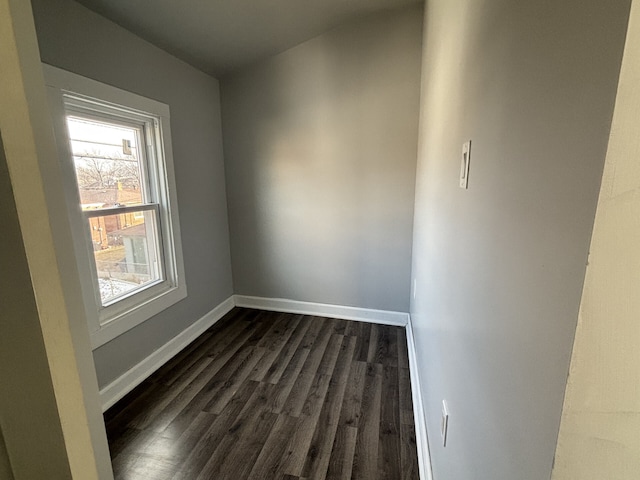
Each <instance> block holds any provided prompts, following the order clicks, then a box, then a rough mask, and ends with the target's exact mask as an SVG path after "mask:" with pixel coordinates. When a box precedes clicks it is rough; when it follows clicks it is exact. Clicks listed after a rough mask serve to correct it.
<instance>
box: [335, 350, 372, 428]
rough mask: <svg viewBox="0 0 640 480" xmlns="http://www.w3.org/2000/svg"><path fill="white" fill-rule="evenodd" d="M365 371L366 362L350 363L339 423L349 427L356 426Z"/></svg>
mask: <svg viewBox="0 0 640 480" xmlns="http://www.w3.org/2000/svg"><path fill="white" fill-rule="evenodd" d="M357 348H358V343H357V341H356V349H357ZM356 353H357V352H356ZM366 372H367V364H366V363H365V362H352V363H351V370H350V372H349V378H348V380H347V390H346V392H345V396H344V400H343V405H342V409H341V412H340V424H341V425H345V426H349V427H357V426H358V421H359V419H360V411H361V408H360V406H361V403H362V393H363V391H364V381H365V376H366Z"/></svg>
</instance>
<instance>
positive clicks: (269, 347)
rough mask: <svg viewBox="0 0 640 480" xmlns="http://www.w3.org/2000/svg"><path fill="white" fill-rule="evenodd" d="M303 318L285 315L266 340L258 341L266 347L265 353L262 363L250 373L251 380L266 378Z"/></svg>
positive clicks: (270, 331) (258, 380) (257, 380)
mask: <svg viewBox="0 0 640 480" xmlns="http://www.w3.org/2000/svg"><path fill="white" fill-rule="evenodd" d="M301 319H302V317H300V316H291V315H285V316H284V317H283V322H282V323H280V324H278V325H277V326H276V327H275V328H272V329H271V330H269V332H267V335H265V337H264V341H263V342H262V341H261V342H259V343H258V346H262V347H263V348H265V350H266V351H265V354H264V355H263V357H262V359H261V360H260V363H258V364H257V365H256V366H255V367H254V368H253V370H252V372H251V374H250V375H249V380H253V381H256V382H260V381H262V380H263V379H264V377H265V375H266V374H267V372H268V371H269V369H270V368H271V366H272V365H273V362H275V360H276V359H277V358H278V356H279V355H280V352H281V351H282V349H283V348H284V347H285V345H286V344H287V341H288V340H289V338H291V335H293V332H294V331H295V329H296V327H297V326H298V323H300V320H301Z"/></svg>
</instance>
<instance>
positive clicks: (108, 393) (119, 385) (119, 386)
mask: <svg viewBox="0 0 640 480" xmlns="http://www.w3.org/2000/svg"><path fill="white" fill-rule="evenodd" d="M234 306H235V302H234V298H233V296H231V297H229V298H227V299H226V300H225V301H224V302H222V303H221V304H219V305H218V306H217V307H215V308H214V309H213V310H211V311H210V312H209V313H207V314H206V315H204V316H203V317H202V318H200V319H199V320H197V321H196V322H195V323H194V324H192V325H191V326H190V327H188V328H187V329H185V330H184V331H182V332H181V333H180V334H178V335H177V336H175V337H174V338H172V339H171V340H169V341H168V342H167V343H165V344H164V345H163V346H162V347H160V348H159V349H158V350H156V351H155V352H153V353H152V354H151V355H149V356H148V357H147V358H145V359H144V360H142V361H141V362H140V363H138V364H137V365H135V366H133V367H132V368H131V369H129V370H127V371H126V372H125V373H124V374H123V375H121V376H120V377H118V378H116V379H115V380H114V381H113V382H111V383H110V384H109V385H107V386H106V387H104V388H103V389H101V390H100V398H101V400H102V411H103V412H104V411H106V410H107V409H108V408H109V407H111V406H112V405H113V404H115V403H116V402H117V401H118V400H120V399H121V398H122V397H124V396H125V395H126V394H127V393H129V392H130V391H131V390H133V389H134V388H136V387H137V386H138V385H139V384H140V383H142V382H143V381H144V380H145V379H146V378H147V377H149V376H150V375H151V374H152V373H153V372H155V371H156V370H157V369H158V368H160V367H161V366H162V365H164V364H165V363H167V362H168V361H169V360H171V359H172V358H173V357H174V356H176V355H177V354H178V353H180V352H181V351H182V350H183V349H184V348H185V347H186V346H187V345H189V344H190V343H191V342H193V341H194V340H195V339H196V338H198V337H199V336H200V335H202V334H203V333H204V332H205V331H206V330H207V329H208V328H209V327H211V326H212V325H213V324H215V323H216V322H217V321H218V320H220V319H221V318H222V317H224V316H225V315H226V314H227V313H228V312H229V311H231V309H232V308H233V307H234Z"/></svg>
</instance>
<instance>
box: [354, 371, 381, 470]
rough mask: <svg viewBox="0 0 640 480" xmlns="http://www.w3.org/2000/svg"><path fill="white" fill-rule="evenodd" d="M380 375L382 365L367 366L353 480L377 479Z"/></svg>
mask: <svg viewBox="0 0 640 480" xmlns="http://www.w3.org/2000/svg"><path fill="white" fill-rule="evenodd" d="M382 373H383V368H382V365H380V364H378V363H368V364H367V374H366V380H365V385H364V392H363V394H362V404H361V408H360V412H361V413H360V419H359V422H358V436H357V438H356V453H355V456H354V459H353V473H352V478H353V479H354V480H377V479H378V447H379V445H378V441H379V432H380V402H381V397H382Z"/></svg>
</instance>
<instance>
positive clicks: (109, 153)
mask: <svg viewBox="0 0 640 480" xmlns="http://www.w3.org/2000/svg"><path fill="white" fill-rule="evenodd" d="M67 127H68V129H69V137H70V140H71V149H72V152H73V161H74V165H75V171H76V178H77V181H78V190H79V192H80V203H81V205H82V209H83V210H95V209H100V208H109V207H114V206H123V205H140V204H142V203H144V201H145V195H144V181H143V169H142V168H141V154H142V152H140V148H139V139H140V137H141V130H140V129H139V128H137V127H135V126H132V127H127V126H122V125H118V124H111V123H107V122H100V121H97V120H93V119H88V118H81V117H75V116H67Z"/></svg>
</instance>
